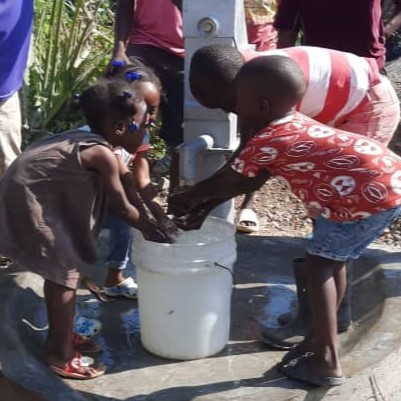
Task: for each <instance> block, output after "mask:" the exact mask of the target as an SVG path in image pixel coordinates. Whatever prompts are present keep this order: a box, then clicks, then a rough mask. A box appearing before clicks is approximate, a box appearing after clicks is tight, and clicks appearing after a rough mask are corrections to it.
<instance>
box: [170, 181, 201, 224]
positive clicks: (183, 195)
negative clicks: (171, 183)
mask: <svg viewBox="0 0 401 401" xmlns="http://www.w3.org/2000/svg"><path fill="white" fill-rule="evenodd" d="M168 203H169V210H170V211H171V213H172V214H174V216H178V217H180V216H184V215H186V214H188V213H191V211H192V210H194V209H195V208H196V206H197V203H196V201H195V199H193V197H192V196H191V189H190V187H181V188H176V189H175V190H174V191H173V192H172V193H171V194H170V196H169V199H168Z"/></svg>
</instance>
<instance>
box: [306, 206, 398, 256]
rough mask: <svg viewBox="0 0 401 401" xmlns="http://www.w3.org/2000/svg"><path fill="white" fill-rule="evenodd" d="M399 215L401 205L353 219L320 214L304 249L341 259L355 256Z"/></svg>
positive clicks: (311, 252) (319, 254) (316, 254)
mask: <svg viewBox="0 0 401 401" xmlns="http://www.w3.org/2000/svg"><path fill="white" fill-rule="evenodd" d="M399 215H401V206H398V207H396V208H392V209H388V210H385V211H383V212H379V213H376V214H374V215H372V216H369V217H367V218H365V219H362V220H356V221H346V222H344V221H333V220H328V219H326V218H325V217H322V216H321V215H320V216H319V217H318V218H317V220H316V222H315V226H314V230H313V238H311V239H310V240H308V244H307V247H306V251H307V252H308V253H309V254H311V255H315V256H320V257H322V258H327V259H331V260H338V261H342V262H345V261H346V260H348V259H349V258H352V259H357V258H358V257H359V256H360V255H361V254H362V252H363V251H364V250H365V248H366V247H367V246H368V245H369V244H370V243H371V242H373V241H374V240H375V239H376V238H377V237H378V236H379V235H380V234H381V233H382V232H383V230H384V229H385V228H386V227H387V226H389V225H390V224H391V223H392V222H393V221H394V220H395V219H396V218H397V217H398V216H399Z"/></svg>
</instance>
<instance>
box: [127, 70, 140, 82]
mask: <svg viewBox="0 0 401 401" xmlns="http://www.w3.org/2000/svg"><path fill="white" fill-rule="evenodd" d="M124 76H125V80H126V81H128V82H132V81H137V80H138V79H140V78H141V74H139V73H138V72H135V71H128V72H127V73H125V75H124Z"/></svg>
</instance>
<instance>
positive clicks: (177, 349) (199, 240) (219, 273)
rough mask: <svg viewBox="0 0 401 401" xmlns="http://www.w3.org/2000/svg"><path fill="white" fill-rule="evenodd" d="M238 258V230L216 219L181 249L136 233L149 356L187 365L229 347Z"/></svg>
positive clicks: (187, 236)
mask: <svg viewBox="0 0 401 401" xmlns="http://www.w3.org/2000/svg"><path fill="white" fill-rule="evenodd" d="M236 256H237V253H236V242H235V230H234V226H233V225H232V224H230V223H228V222H226V221H224V220H222V219H218V218H215V217H209V218H208V219H207V220H206V221H205V223H204V224H203V226H202V228H201V229H200V230H195V231H188V232H185V233H183V234H182V235H180V237H179V238H178V240H177V242H176V243H175V244H157V243H154V242H149V241H145V240H144V239H143V237H142V235H141V234H140V233H139V232H137V231H136V232H135V234H134V244H133V252H132V257H133V262H134V264H135V265H136V268H137V278H138V303H139V319H140V331H141V342H142V345H143V346H144V347H145V348H146V349H147V350H148V351H149V352H151V353H153V354H155V355H158V356H161V357H164V358H169V359H182V360H187V359H197V358H204V357H208V356H211V355H214V354H216V353H218V352H220V351H221V350H222V349H223V348H224V347H225V346H226V344H227V341H228V337H229V330H230V306H231V293H232V285H233V280H232V269H233V265H234V262H235V260H236ZM219 265H220V266H219ZM221 266H223V267H221ZM224 267H225V268H227V269H228V270H227V269H225V268H224Z"/></svg>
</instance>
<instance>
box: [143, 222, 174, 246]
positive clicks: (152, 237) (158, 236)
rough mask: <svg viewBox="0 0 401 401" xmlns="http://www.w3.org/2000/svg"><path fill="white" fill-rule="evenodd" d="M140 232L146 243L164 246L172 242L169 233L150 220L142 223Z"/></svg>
mask: <svg viewBox="0 0 401 401" xmlns="http://www.w3.org/2000/svg"><path fill="white" fill-rule="evenodd" d="M140 230H141V232H142V235H143V238H145V239H146V241H151V242H159V243H166V244H172V243H173V242H174V239H173V236H172V235H171V233H169V232H168V230H167V229H166V228H165V227H163V225H160V224H157V223H156V222H154V221H152V220H148V219H147V220H146V222H144V223H142V224H141V228H140Z"/></svg>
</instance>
